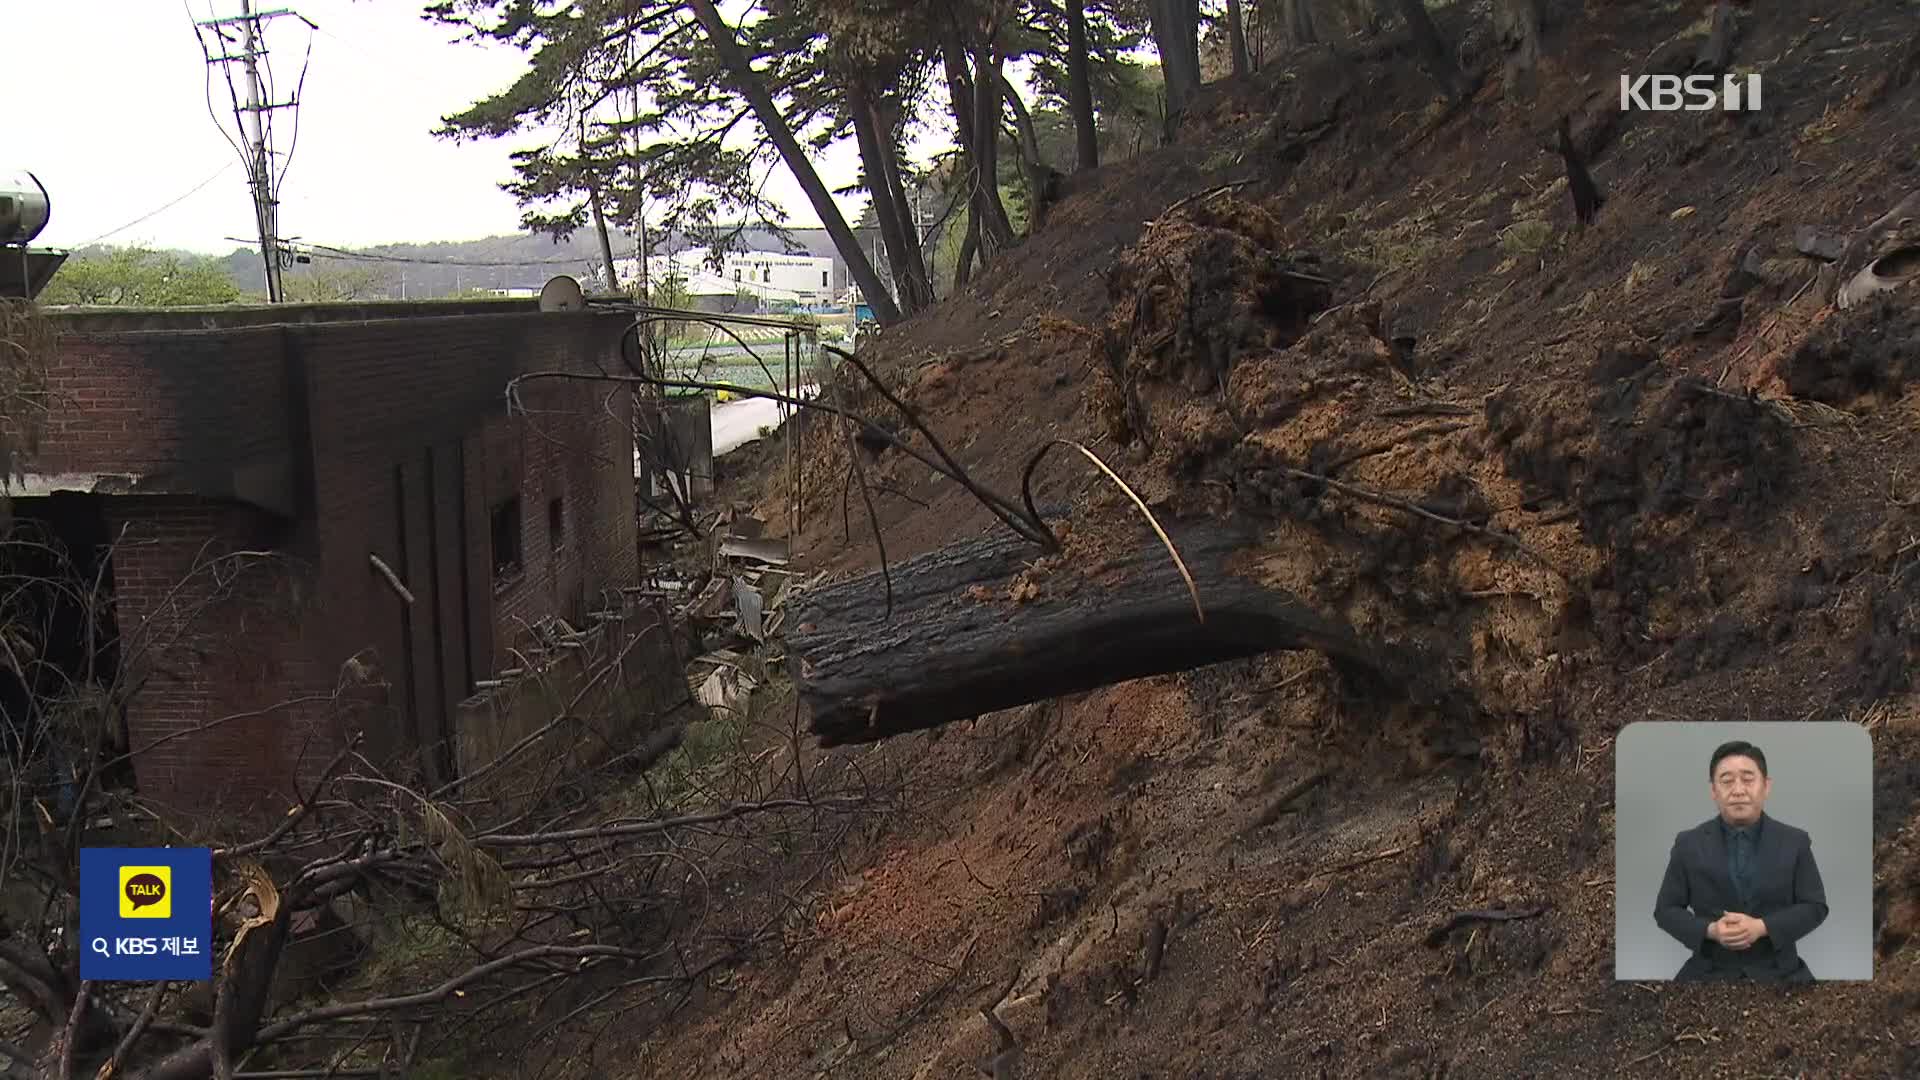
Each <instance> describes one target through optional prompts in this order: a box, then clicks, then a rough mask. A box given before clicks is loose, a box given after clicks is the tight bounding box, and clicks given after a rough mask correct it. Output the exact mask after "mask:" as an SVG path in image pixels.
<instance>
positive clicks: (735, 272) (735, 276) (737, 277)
mask: <svg viewBox="0 0 1920 1080" xmlns="http://www.w3.org/2000/svg"><path fill="white" fill-rule="evenodd" d="M733 280H735V281H739V280H740V268H739V267H737V266H736V267H734V268H733Z"/></svg>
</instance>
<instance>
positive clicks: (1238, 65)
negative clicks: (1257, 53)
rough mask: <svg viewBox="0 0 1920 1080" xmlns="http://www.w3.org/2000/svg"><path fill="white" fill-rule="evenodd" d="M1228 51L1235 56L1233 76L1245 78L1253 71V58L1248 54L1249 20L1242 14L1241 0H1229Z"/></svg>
mask: <svg viewBox="0 0 1920 1080" xmlns="http://www.w3.org/2000/svg"><path fill="white" fill-rule="evenodd" d="M1227 51H1228V52H1230V53H1232V54H1233V76H1234V78H1236V79H1239V78H1245V77H1246V76H1247V74H1248V73H1250V72H1252V71H1253V57H1252V56H1250V55H1248V53H1247V20H1246V18H1245V16H1243V15H1242V14H1241V12H1240V0H1227Z"/></svg>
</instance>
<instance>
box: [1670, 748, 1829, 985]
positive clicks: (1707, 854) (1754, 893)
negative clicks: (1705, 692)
mask: <svg viewBox="0 0 1920 1080" xmlns="http://www.w3.org/2000/svg"><path fill="white" fill-rule="evenodd" d="M1707 782H1708V787H1709V788H1710V790H1711V793H1712V795H1713V801H1714V804H1715V805H1716V806H1718V807H1719V808H1720V814H1719V816H1718V817H1715V818H1713V819H1711V820H1709V821H1706V822H1703V823H1701V824H1699V825H1696V826H1694V827H1693V828H1691V829H1688V830H1686V831H1685V832H1683V833H1681V834H1679V835H1678V836H1676V837H1674V839H1673V853H1672V854H1671V855H1670V856H1668V858H1667V875H1666V877H1665V878H1664V879H1662V880H1661V882H1660V896H1659V899H1658V900H1656V901H1655V903H1654V909H1653V920H1654V921H1655V922H1657V923H1659V924H1660V929H1662V930H1665V931H1666V932H1667V933H1669V934H1671V935H1673V937H1674V939H1675V940H1677V941H1679V942H1680V944H1682V945H1685V946H1686V947H1687V948H1689V949H1691V950H1693V955H1692V956H1690V957H1688V958H1687V962H1686V963H1685V964H1684V965H1682V966H1681V968H1680V972H1679V974H1677V975H1676V976H1674V977H1675V978H1676V979H1677V980H1680V981H1682V982H1697V981H1704V980H1710V979H1753V980H1756V981H1762V982H1796V983H1805V982H1812V981H1814V976H1813V972H1812V971H1810V970H1808V968H1807V965H1806V962H1805V961H1803V960H1801V959H1800V952H1799V950H1798V949H1797V948H1795V943H1796V942H1798V941H1799V940H1800V939H1801V938H1803V937H1806V936H1807V935H1808V934H1810V933H1812V932H1813V929H1814V928H1815V927H1817V926H1819V925H1820V924H1821V923H1822V922H1824V921H1825V920H1826V918H1827V891H1826V887H1825V886H1824V885H1822V884H1821V882H1820V868H1819V867H1817V866H1815V865H1814V861H1813V844H1812V841H1811V840H1810V839H1809V838H1808V836H1807V834H1806V832H1805V831H1804V830H1801V829H1796V828H1794V827H1793V826H1791V825H1788V824H1787V823H1785V822H1783V821H1778V820H1776V819H1774V818H1770V817H1768V816H1767V815H1766V813H1765V808H1766V802H1767V796H1768V795H1770V794H1772V792H1773V781H1772V779H1770V778H1769V777H1768V776H1767V756H1766V755H1765V754H1763V753H1761V752H1760V748H1759V747H1757V746H1755V745H1753V744H1752V743H1748V742H1730V743H1726V744H1723V745H1722V746H1720V747H1719V748H1718V749H1716V750H1714V752H1713V757H1712V759H1711V760H1710V761H1709V762H1708V763H1707Z"/></svg>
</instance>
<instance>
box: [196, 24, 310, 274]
mask: <svg viewBox="0 0 1920 1080" xmlns="http://www.w3.org/2000/svg"><path fill="white" fill-rule="evenodd" d="M283 15H290V16H292V17H293V18H296V19H299V20H300V21H301V22H304V23H306V24H307V26H309V27H311V28H313V29H316V30H317V29H319V27H317V26H314V24H313V22H312V21H311V20H309V19H307V18H306V17H305V16H302V15H299V14H297V13H296V12H293V11H291V10H288V9H285V8H282V9H277V10H274V11H261V12H255V11H254V10H253V0H240V14H239V15H236V16H229V17H227V18H223V19H207V20H204V21H202V22H197V23H195V24H194V26H195V28H196V30H211V31H212V32H213V39H214V40H215V41H216V42H218V43H219V45H220V51H219V52H218V53H215V52H214V51H213V50H212V49H210V48H208V46H207V39H206V37H204V36H202V37H201V38H200V45H201V50H202V52H203V53H204V54H205V55H206V59H207V63H208V64H209V65H211V64H231V63H233V62H234V61H236V60H237V61H239V62H240V65H241V68H242V72H241V81H242V82H244V83H245V84H246V86H245V91H244V97H245V104H242V103H241V98H242V91H241V90H240V88H238V87H235V86H234V85H233V78H232V75H231V70H230V69H229V73H228V76H227V87H228V91H229V93H230V95H231V97H232V100H233V110H234V120H235V122H236V124H237V126H238V127H239V128H240V134H241V136H242V137H243V138H244V139H245V140H246V144H247V145H246V150H245V151H244V152H243V153H242V158H243V160H244V162H245V164H246V167H247V186H248V187H249V188H250V189H251V191H252V194H253V216H254V223H255V225H256V226H257V227H258V230H259V233H260V258H261V260H262V261H263V262H264V263H265V266H266V271H267V300H268V301H269V302H270V303H275V304H278V303H283V302H285V300H286V287H285V284H284V282H283V280H282V278H281V271H282V270H283V269H284V267H285V255H286V251H285V250H284V249H283V247H282V245H281V242H280V192H279V187H280V185H279V181H278V179H277V178H276V177H275V176H274V172H273V159H274V150H273V121H272V114H273V112H274V110H276V109H289V108H296V107H298V106H299V104H300V103H299V102H298V101H295V100H292V99H288V100H286V101H279V102H275V101H268V100H267V89H266V88H267V81H266V79H265V78H264V77H263V76H262V74H261V70H262V68H263V67H264V66H265V65H264V63H263V61H265V59H266V56H267V50H266V47H265V43H264V40H263V37H264V35H263V34H262V33H261V27H262V24H264V23H266V22H268V21H270V20H272V19H276V18H279V17H281V16H283ZM235 23H238V24H239V28H240V42H239V44H240V50H239V51H238V52H234V51H232V49H231V46H232V44H233V41H232V39H231V38H229V37H228V36H227V31H226V28H227V27H229V26H231V25H233V24H235ZM302 74H303V75H304V72H303V73H302ZM302 82H304V79H303V80H302ZM282 172H283V173H284V168H283V170H282Z"/></svg>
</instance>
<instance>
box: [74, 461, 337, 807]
mask: <svg viewBox="0 0 1920 1080" xmlns="http://www.w3.org/2000/svg"><path fill="white" fill-rule="evenodd" d="M106 514H107V521H108V525H109V528H110V529H111V531H112V534H113V535H114V536H116V537H117V544H116V546H115V548H114V552H113V589H114V614H115V620H116V624H117V626H118V629H119V633H120V641H121V666H122V670H123V674H124V677H125V678H126V680H127V684H128V685H129V686H130V687H133V688H135V689H136V692H135V693H134V694H133V696H132V698H131V700H130V701H129V702H128V705H127V735H128V741H129V749H130V750H131V751H132V752H133V753H134V754H135V757H134V768H135V773H136V777H137V780H138V783H139V785H140V791H141V794H142V795H143V796H144V797H146V798H148V799H151V800H153V801H154V802H157V803H159V804H161V805H166V806H175V807H187V806H191V807H195V808H202V809H206V808H214V807H218V808H220V809H222V810H223V811H226V812H232V813H246V812H248V811H250V810H252V809H254V808H256V807H257V806H258V805H259V804H261V803H263V802H264V803H276V802H280V801H282V800H284V799H286V798H288V797H291V796H292V794H293V792H292V788H291V784H292V781H293V778H295V777H297V776H312V775H313V774H314V773H316V772H317V771H318V770H319V769H320V768H321V767H322V766H324V764H325V761H326V759H327V758H328V757H329V756H331V754H332V752H333V747H334V746H335V745H337V742H338V733H337V730H329V729H328V724H329V722H330V721H332V722H335V723H337V722H338V720H339V719H340V712H339V711H338V710H336V709H334V708H333V707H331V703H330V702H329V700H328V697H329V692H330V690H331V688H332V682H333V680H332V678H331V673H330V672H325V671H322V670H319V666H318V660H317V658H316V657H315V655H314V654H313V653H312V652H311V651H310V650H309V648H308V643H307V641H306V640H305V637H304V635H303V632H302V625H303V618H302V616H303V613H304V611H305V610H306V607H307V600H308V594H309V592H310V590H311V588H312V585H311V581H312V577H311V573H310V568H309V567H307V566H306V565H304V564H303V562H302V561H301V560H299V559H298V558H297V557H296V556H292V555H290V554H279V553H275V554H261V553H263V552H276V549H277V550H278V551H285V550H286V548H287V547H288V545H287V544H286V543H285V540H286V536H285V533H286V530H287V528H288V523H286V522H284V521H282V520H276V519H275V518H274V517H273V516H272V515H270V514H267V513H265V512H263V511H260V510H257V509H254V508H252V507H247V506H243V505H239V504H235V503H226V502H216V501H213V500H207V499H201V498H193V497H169V496H156V497H141V496H128V497H120V498H113V499H110V500H108V502H107V506H106Z"/></svg>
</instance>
